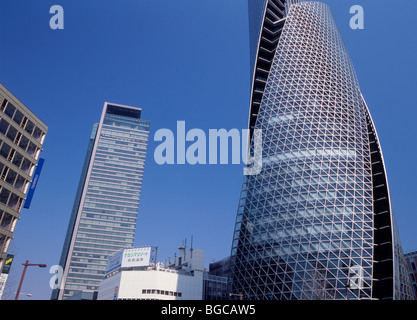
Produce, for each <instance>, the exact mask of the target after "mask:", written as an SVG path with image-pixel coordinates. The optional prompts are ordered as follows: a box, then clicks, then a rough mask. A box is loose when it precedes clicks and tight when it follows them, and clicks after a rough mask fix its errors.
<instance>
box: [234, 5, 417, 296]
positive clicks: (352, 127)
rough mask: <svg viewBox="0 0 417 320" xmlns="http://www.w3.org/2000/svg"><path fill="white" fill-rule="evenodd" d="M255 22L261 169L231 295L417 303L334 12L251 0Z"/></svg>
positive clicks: (243, 216) (240, 227)
mask: <svg viewBox="0 0 417 320" xmlns="http://www.w3.org/2000/svg"><path fill="white" fill-rule="evenodd" d="M249 23H250V53H251V68H252V73H251V76H252V79H251V80H252V92H251V101H250V113H249V129H250V131H251V137H253V136H254V135H253V132H255V130H261V132H262V171H261V172H260V173H259V174H256V175H247V176H245V177H244V182H243V187H242V192H241V198H240V201H239V207H238V212H237V218H236V225H235V231H234V236H233V243H232V251H231V274H232V280H231V285H230V292H231V293H232V294H239V293H242V295H243V299H280V300H289V299H294V300H296V299H298V300H310V299H411V298H412V297H413V292H412V288H411V284H410V281H409V278H408V274H407V270H406V267H405V260H404V254H403V251H402V249H401V244H400V239H399V235H398V232H397V227H396V223H395V217H394V211H393V207H392V201H391V197H390V192H389V187H388V181H387V175H386V170H385V165H384V159H383V156H382V152H381V146H380V144H379V141H378V136H377V133H376V130H375V126H374V124H373V121H372V118H371V115H370V113H369V109H368V107H367V105H366V103H365V100H364V98H363V97H362V94H361V91H360V88H359V84H358V80H357V78H356V74H355V71H354V68H353V65H352V62H351V60H350V57H349V55H348V52H347V50H346V48H345V46H344V43H343V40H342V38H341V36H340V34H339V31H338V29H337V26H336V23H335V21H334V19H333V16H332V14H331V10H330V8H329V7H328V6H327V5H326V4H323V3H320V2H312V1H306V2H304V1H298V0H291V1H288V0H287V1H285V0H249ZM252 140H253V139H252ZM252 140H251V142H250V145H249V148H250V149H249V150H251V152H252V153H253V152H254V149H256V148H254V145H253V141H252Z"/></svg>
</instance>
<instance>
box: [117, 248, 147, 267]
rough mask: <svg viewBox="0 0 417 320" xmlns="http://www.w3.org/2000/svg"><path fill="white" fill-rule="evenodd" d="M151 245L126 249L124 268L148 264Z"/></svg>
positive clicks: (124, 252) (123, 260) (123, 261)
mask: <svg viewBox="0 0 417 320" xmlns="http://www.w3.org/2000/svg"><path fill="white" fill-rule="evenodd" d="M150 259H151V247H144V248H134V249H126V250H124V251H123V259H122V268H129V267H141V266H148V265H149V262H150Z"/></svg>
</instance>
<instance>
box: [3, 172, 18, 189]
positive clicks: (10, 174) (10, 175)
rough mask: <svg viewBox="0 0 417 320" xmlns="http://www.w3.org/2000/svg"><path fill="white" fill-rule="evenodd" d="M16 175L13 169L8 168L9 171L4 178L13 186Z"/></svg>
mask: <svg viewBox="0 0 417 320" xmlns="http://www.w3.org/2000/svg"><path fill="white" fill-rule="evenodd" d="M16 176H17V173H16V172H14V171H13V170H11V169H9V172H8V173H7V177H6V180H5V181H6V182H7V183H8V184H10V185H11V186H13V185H14V181H15V180H16Z"/></svg>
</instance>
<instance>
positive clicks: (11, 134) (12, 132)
mask: <svg viewBox="0 0 417 320" xmlns="http://www.w3.org/2000/svg"><path fill="white" fill-rule="evenodd" d="M16 134H17V130H16V129H15V128H14V127H12V126H10V127H9V131H7V134H6V137H7V138H9V139H10V140H11V141H14V139H15V138H16Z"/></svg>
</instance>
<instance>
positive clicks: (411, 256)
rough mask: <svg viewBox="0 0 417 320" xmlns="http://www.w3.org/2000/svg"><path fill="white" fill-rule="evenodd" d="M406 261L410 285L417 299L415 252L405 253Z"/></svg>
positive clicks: (416, 257) (416, 262)
mask: <svg viewBox="0 0 417 320" xmlns="http://www.w3.org/2000/svg"><path fill="white" fill-rule="evenodd" d="M405 259H406V261H407V269H408V274H409V275H410V280H411V285H412V286H413V290H414V294H415V296H416V299H417V267H416V266H417V251H411V252H407V253H406V254H405Z"/></svg>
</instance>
